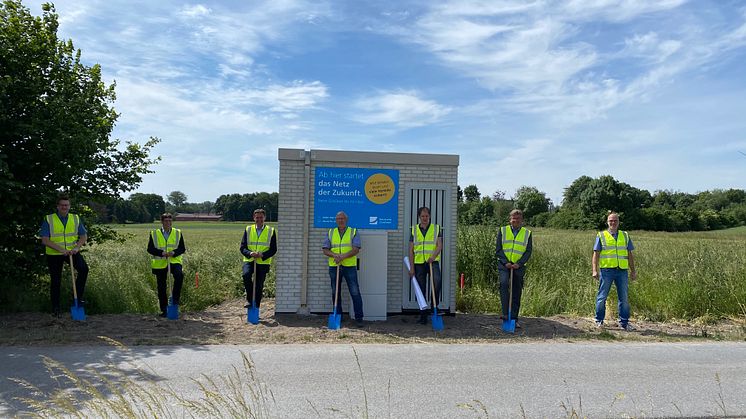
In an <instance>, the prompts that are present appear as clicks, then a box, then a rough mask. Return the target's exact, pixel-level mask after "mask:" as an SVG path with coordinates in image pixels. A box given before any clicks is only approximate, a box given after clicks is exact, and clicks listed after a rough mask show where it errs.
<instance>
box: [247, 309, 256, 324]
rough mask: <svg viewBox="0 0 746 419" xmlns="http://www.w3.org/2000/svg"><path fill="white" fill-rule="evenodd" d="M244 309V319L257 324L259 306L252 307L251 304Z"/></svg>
mask: <svg viewBox="0 0 746 419" xmlns="http://www.w3.org/2000/svg"><path fill="white" fill-rule="evenodd" d="M246 310H247V311H246V321H247V322H249V323H251V324H259V307H254V305H253V304H252V305H251V307H249V308H247V309H246Z"/></svg>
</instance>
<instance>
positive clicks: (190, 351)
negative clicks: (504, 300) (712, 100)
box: [0, 342, 746, 418]
mask: <svg viewBox="0 0 746 419" xmlns="http://www.w3.org/2000/svg"><path fill="white" fill-rule="evenodd" d="M241 353H244V354H246V355H248V356H249V357H250V359H251V360H252V361H253V362H254V364H255V368H254V374H255V376H256V377H257V380H258V382H260V383H263V384H261V385H259V386H257V385H256V384H254V385H251V386H250V387H249V383H248V382H249V380H247V379H245V378H244V379H243V383H244V384H243V385H245V386H246V387H245V388H244V390H243V393H244V394H248V392H249V388H252V389H254V390H257V389H262V390H263V391H266V392H267V393H266V394H268V395H269V394H270V391H271V396H268V397H267V400H268V401H267V402H264V403H261V406H262V407H264V408H266V409H267V410H269V413H270V415H271V416H272V417H296V418H308V417H324V418H326V417H365V416H366V415H367V417H373V418H379V417H383V418H385V417H395V418H405V417H406V418H412V417H443V418H454V417H491V418H494V417H523V416H525V417H531V418H533V417H566V416H568V415H570V414H571V413H573V412H574V413H577V414H579V415H581V416H588V417H609V416H611V417H619V416H627V417H629V416H637V417H639V416H645V417H666V416H674V417H688V416H718V417H724V416H730V417H746V343H732V342H731V343H717V342H708V343H640V344H637V343H595V342H594V343H528V344H485V345H438V344H411V345H410V344H406V345H329V344H324V345H313V344H307V345H245V346H188V347H176V346H171V347H134V348H131V349H129V350H128V351H123V350H120V349H117V348H113V347H101V346H91V347H85V346H77V347H74V346H71V347H31V348H21V347H1V348H0V377H4V378H3V379H2V381H0V416H3V417H4V416H8V415H11V416H12V415H16V414H19V413H20V412H21V411H22V410H23V405H22V404H20V403H19V402H18V401H16V400H14V398H15V397H19V396H28V395H29V394H30V393H29V392H28V390H25V389H23V388H22V387H21V386H19V385H18V384H16V383H15V382H13V381H11V380H9V379H8V378H10V377H12V378H22V379H25V380H27V381H29V382H30V383H32V384H35V385H37V386H39V387H40V388H41V389H42V390H44V391H50V390H52V389H54V388H56V386H57V384H55V383H56V381H54V380H53V379H52V378H50V373H49V372H48V371H47V370H46V369H45V367H44V365H43V362H42V358H41V357H40V356H41V355H45V356H48V357H51V358H53V359H54V360H56V361H60V362H61V363H62V364H64V365H65V366H66V367H68V368H69V369H70V370H72V371H73V372H75V373H76V374H78V375H79V376H81V377H89V378H92V377H93V374H92V371H97V372H103V373H105V374H108V375H111V374H109V372H110V371H112V369H113V368H114V367H112V365H115V366H116V369H117V370H120V371H123V372H124V373H125V374H126V375H127V376H128V377H130V378H133V379H136V380H141V381H142V380H145V381H146V382H149V383H151V384H152V383H156V384H157V385H158V386H161V387H164V386H169V387H170V388H172V389H173V390H174V391H176V392H177V393H178V394H180V395H181V396H182V397H184V398H186V399H189V400H199V399H200V398H201V397H203V393H202V392H201V391H200V390H199V387H198V385H197V384H196V382H195V381H194V379H199V378H200V375H201V374H205V375H206V376H209V377H212V378H213V379H216V380H215V383H216V385H217V386H218V387H221V389H220V390H221V392H222V393H223V394H228V392H227V390H229V389H228V388H225V386H226V384H225V383H224V382H223V381H222V380H220V379H219V377H228V376H230V375H231V374H233V371H234V370H233V367H234V366H236V367H238V371H239V373H242V374H243V372H245V370H244V368H243V367H242V357H241ZM137 370H139V371H141V372H145V373H146V377H145V378H143V377H142V376H141V375H139V374H138V373H136V371H137ZM111 379H113V380H114V381H116V380H120V379H121V377H120V378H117V377H115V376H113V375H111ZM202 381H203V383H204V382H205V381H204V379H202ZM59 382H60V383H63V384H62V386H64V385H65V384H64V383H65V380H64V379H59ZM151 384H147V385H151ZM228 387H230V386H228ZM104 393H105V394H106V393H107V390H105V389H104ZM151 393H152V392H151ZM108 395H110V394H108ZM172 409H173V410H174V411H175V412H177V415H178V416H180V414H181V413H183V412H180V411H179V410H180V409H182V407H180V406H178V405H173V406H172Z"/></svg>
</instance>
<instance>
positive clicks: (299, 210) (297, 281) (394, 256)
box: [275, 149, 458, 313]
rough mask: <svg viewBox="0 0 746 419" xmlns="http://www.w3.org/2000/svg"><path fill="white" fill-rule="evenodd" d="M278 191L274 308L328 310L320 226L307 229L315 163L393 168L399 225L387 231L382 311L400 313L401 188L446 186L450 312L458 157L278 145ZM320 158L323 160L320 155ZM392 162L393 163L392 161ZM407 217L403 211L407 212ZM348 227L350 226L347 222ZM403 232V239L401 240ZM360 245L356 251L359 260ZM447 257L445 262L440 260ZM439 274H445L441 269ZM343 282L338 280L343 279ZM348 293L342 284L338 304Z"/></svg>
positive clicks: (310, 220)
mask: <svg viewBox="0 0 746 419" xmlns="http://www.w3.org/2000/svg"><path fill="white" fill-rule="evenodd" d="M304 153H310V155H311V165H310V179H309V182H308V184H309V186H310V188H311V191H310V194H309V200H310V202H309V212H308V219H307V220H306V222H307V223H308V226H309V241H308V244H307V246H308V286H307V306H306V307H305V308H303V307H301V284H302V280H301V279H302V263H301V261H302V260H303V254H302V250H303V214H304V212H303V210H304V209H303V204H304V196H305V195H304V188H305V184H306V179H305V168H304V165H305V161H304V158H303V156H304ZM278 154H279V158H280V190H279V213H278V252H277V256H275V258H276V269H277V272H276V277H277V291H276V295H277V297H276V311H277V312H278V313H296V312H299V311H300V312H305V311H310V312H312V313H314V312H329V311H331V309H332V302H331V287H330V280H329V274H328V265H327V259H326V257H325V256H324V255H323V253H322V252H321V245H322V243H323V241H324V237H325V234H326V231H327V230H326V229H322V228H314V227H313V211H314V207H313V205H314V203H313V197H314V192H315V188H314V182H313V180H314V179H315V168H316V167H352V168H358V167H360V168H378V169H394V170H399V195H398V197H397V199H398V201H399V229H398V230H397V231H388V233H387V234H388V255H389V257H388V264H387V276H388V284H387V311H388V312H389V313H398V312H401V311H402V292H403V287H402V285H403V283H404V281H406V280H407V279H406V275H405V274H404V268H403V264H402V258H403V257H404V256H405V255H406V254H407V252H408V249H409V236H408V232H407V233H406V234H405V232H404V220H405V214H404V211H405V203H404V201H405V191H406V190H407V185H408V184H410V185H411V184H423V183H428V184H439V185H445V186H447V187H448V188H449V190H450V195H451V196H450V206H449V212H448V214H449V220H446V222H444V224H445V225H444V228H445V234H446V236H445V237H444V239H445V245H446V248H445V249H444V252H443V258H444V260H443V261H442V263H443V264H444V266H445V265H446V264H448V265H449V266H450V274H449V275H448V277H446V276H445V275H444V277H443V280H444V281H449V283H450V284H451V287H450V295H448V296H444V298H447V299H448V301H449V302H450V307H451V310H452V311H453V310H455V306H456V293H455V291H456V276H457V275H456V274H455V271H456V215H457V214H456V190H457V184H458V178H457V177H458V156H444V155H424V154H404V153H366V152H361V153H355V152H334V151H324V150H311V151H310V152H304V151H303V150H295V149H293V150H290V149H280V151H279V153H278ZM325 158H326V159H325ZM392 162H393V163H392ZM407 216H409V215H407ZM353 227H354V226H353ZM405 236H406V240H405ZM364 252H365V249H363V253H362V255H361V257H362V258H364ZM446 259H447V260H446ZM444 274H445V272H444ZM343 282H344V281H343ZM348 295H349V293H348V292H347V289H346V287H343V291H342V296H343V297H344V298H343V302H344V303H345V307H346V303H347V300H348V297H347V296H348Z"/></svg>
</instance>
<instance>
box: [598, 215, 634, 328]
mask: <svg viewBox="0 0 746 419" xmlns="http://www.w3.org/2000/svg"><path fill="white" fill-rule="evenodd" d="M606 223H607V224H608V226H609V228H608V230H605V231H600V232H598V234H596V242H595V244H594V245H593V258H592V259H591V265H592V267H593V273H592V275H593V278H595V279H597V280H599V283H598V294H596V316H595V319H594V320H595V321H596V326H598V327H603V325H604V317H605V316H606V298H607V297H608V296H609V291H610V290H611V284H612V283H613V284H616V293H617V297H618V299H619V326H620V327H621V328H622V329H624V330H627V331H631V330H634V329H635V328H634V326H632V325H631V324H629V314H630V307H629V300H628V295H629V280H632V281H634V280H635V279H636V278H637V272H636V271H635V259H634V257H633V256H632V250H634V248H635V246H634V245H632V239H630V238H629V234H628V233H627V232H626V231H622V230H619V214H617V213H616V212H612V211H610V212H609V215H608V216H607V218H606ZM599 267H600V268H601V269H600V270H599Z"/></svg>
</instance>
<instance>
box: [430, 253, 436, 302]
mask: <svg viewBox="0 0 746 419" xmlns="http://www.w3.org/2000/svg"><path fill="white" fill-rule="evenodd" d="M429 264H430V291H432V292H431V294H432V295H433V309H435V307H438V302H437V301H435V278H433V263H432V262H430V263H429Z"/></svg>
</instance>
